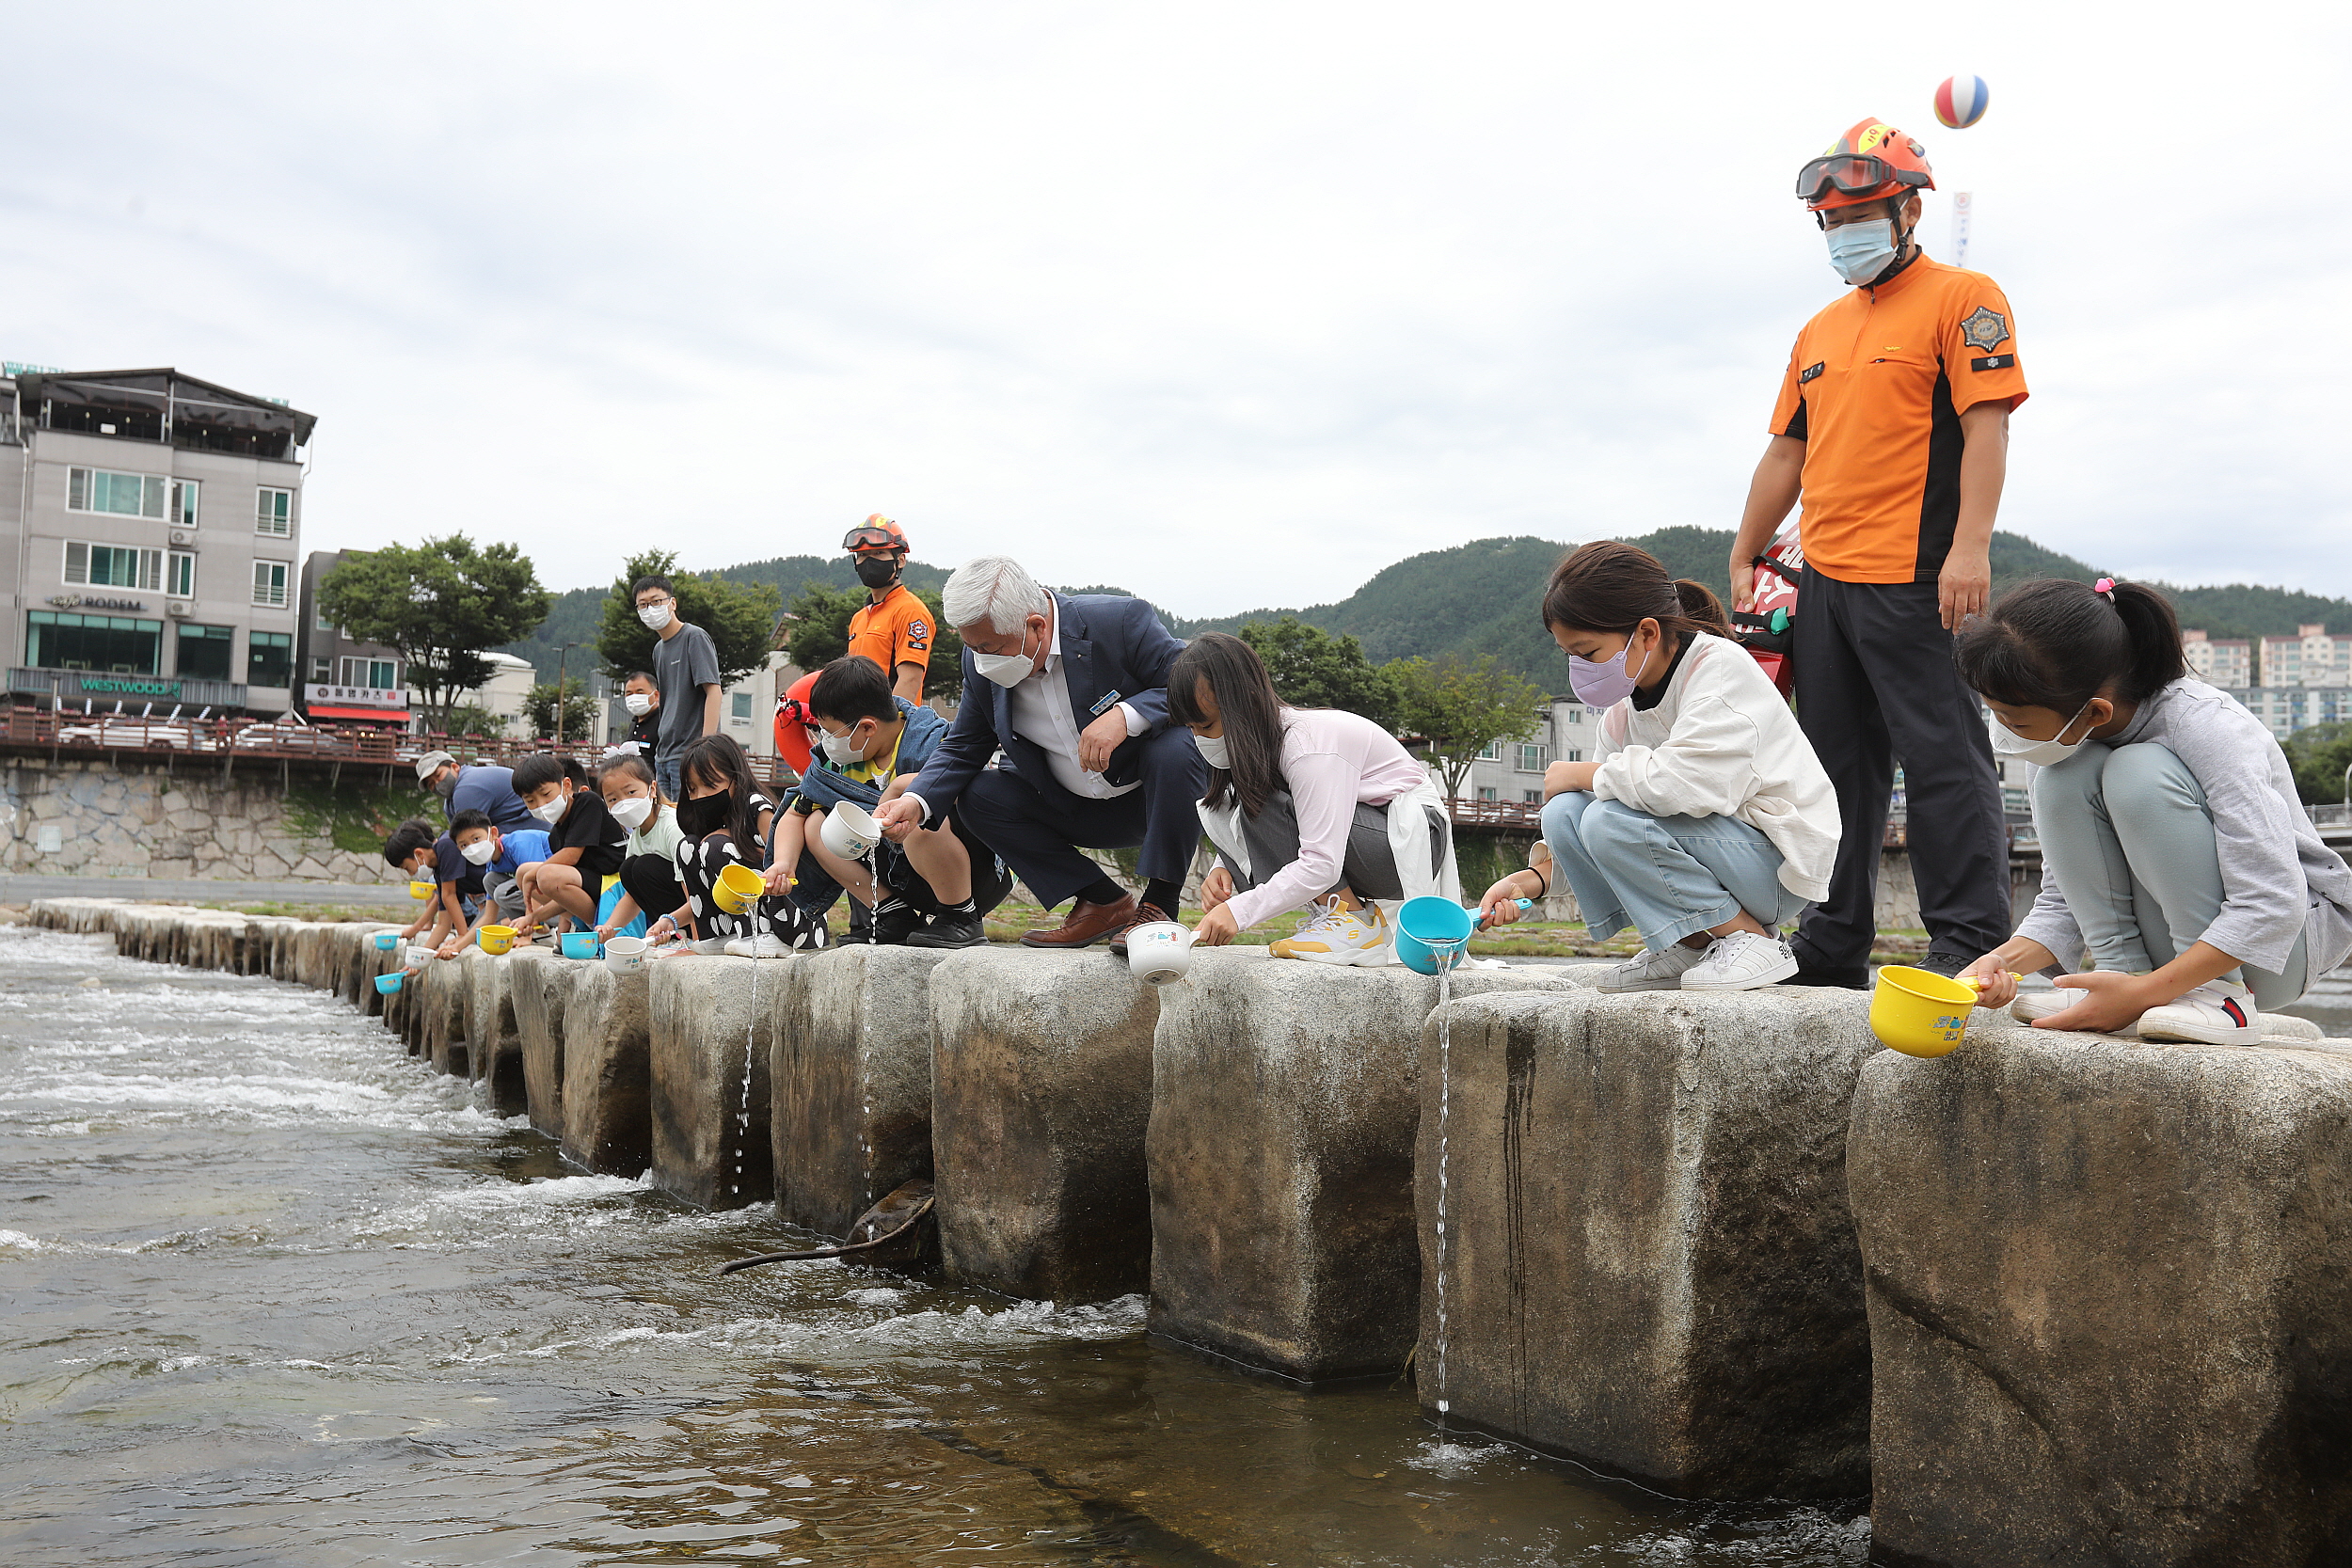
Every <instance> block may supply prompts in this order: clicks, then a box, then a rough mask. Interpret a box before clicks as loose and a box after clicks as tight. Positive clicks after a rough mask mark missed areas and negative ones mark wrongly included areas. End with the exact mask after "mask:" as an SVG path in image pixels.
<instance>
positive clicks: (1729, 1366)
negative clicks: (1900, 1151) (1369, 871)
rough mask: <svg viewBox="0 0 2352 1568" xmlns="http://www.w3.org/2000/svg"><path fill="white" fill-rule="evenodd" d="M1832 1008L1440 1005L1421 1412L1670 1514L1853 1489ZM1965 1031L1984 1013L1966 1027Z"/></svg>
mask: <svg viewBox="0 0 2352 1568" xmlns="http://www.w3.org/2000/svg"><path fill="white" fill-rule="evenodd" d="M1867 1010H1868V998H1867V997H1865V996H1862V995H1859V994H1857V993H1855V992H1852V991H1832V990H1796V989H1788V990H1781V989H1773V990H1760V991H1745V992H1737V993H1727V994H1708V993H1705V992H1686V991H1661V992H1650V993H1647V994H1632V995H1625V996H1607V995H1600V994H1597V993H1572V994H1568V995H1562V996H1555V997H1547V998H1535V997H1528V996H1499V997H1493V998H1486V999H1481V1000H1475V1001H1468V1002H1457V1003H1454V1004H1453V1005H1452V1006H1450V1007H1447V1008H1443V1009H1440V1010H1439V1011H1438V1013H1437V1014H1436V1015H1434V1016H1433V1017H1432V1018H1431V1020H1430V1022H1429V1024H1428V1026H1427V1027H1426V1028H1425V1030H1424V1031H1423V1035H1422V1064H1423V1067H1424V1071H1423V1072H1422V1108H1421V1129H1420V1139H1419V1147H1418V1154H1417V1160H1416V1167H1417V1181H1416V1186H1417V1197H1418V1209H1419V1214H1420V1224H1421V1248H1422V1307H1421V1327H1422V1343H1421V1352H1420V1355H1419V1357H1418V1359H1417V1361H1416V1364H1415V1375H1416V1382H1417V1383H1418V1385H1419V1387H1420V1397H1421V1402H1422V1407H1423V1409H1424V1411H1425V1412H1427V1413H1429V1414H1431V1415H1433V1416H1435V1417H1437V1418H1438V1420H1439V1421H1440V1422H1441V1423H1443V1424H1446V1425H1452V1426H1464V1427H1474V1428H1479V1429H1483V1430H1486V1431H1489V1432H1493V1433H1500V1434H1501V1435H1502V1436H1505V1437H1508V1438H1511V1439H1513V1440H1514V1441H1517V1442H1521V1443H1526V1444H1529V1445H1531V1446H1533V1447H1535V1448H1538V1449H1546V1450H1548V1451H1550V1452H1553V1453H1559V1454H1565V1455H1566V1456H1568V1457H1570V1458H1573V1459H1576V1460H1579V1461H1581V1462H1582V1463H1584V1464H1587V1465H1594V1466H1597V1467H1598V1468H1601V1469H1604V1470H1608V1471H1612V1472H1614V1473H1616V1474H1619V1475H1623V1476H1629V1477H1631V1478H1633V1479H1635V1480H1637V1481H1641V1482H1643V1483H1644V1484H1645V1485H1648V1486H1651V1487H1654V1488H1656V1489H1658V1490H1660V1491H1663V1492H1667V1493H1670V1494H1672V1495H1675V1496H1677V1497H1725V1498H1731V1497H1841V1496H1843V1497H1850V1496H1853V1495H1855V1494H1858V1493H1861V1492H1864V1491H1866V1490H1867V1489H1868V1486H1869V1478H1870V1460H1869V1449H1868V1444H1869V1435H1870V1433H1869V1394H1870V1364H1869V1340H1868V1332H1867V1325H1866V1323H1865V1319H1864V1314H1863V1306H1862V1260H1861V1256H1860V1253H1859V1250H1858V1248H1857V1246H1856V1243H1855V1240H1854V1229H1853V1220H1852V1216H1851V1212H1850V1210H1849V1208H1848V1204H1847V1199H1846V1125H1847V1118H1848V1115H1849V1108H1850V1104H1851V1099H1852V1095H1853V1086H1854V1083H1855V1080H1856V1078H1857V1077H1858V1075H1859V1074H1860V1072H1861V1070H1862V1068H1863V1064H1864V1063H1865V1062H1867V1061H1868V1060H1869V1059H1871V1058H1872V1057H1875V1056H1879V1055H1882V1054H1883V1048H1882V1047H1881V1046H1880V1045H1879V1044H1878V1042H1877V1040H1876V1039H1875V1038H1874V1037H1872V1036H1871V1034H1870V1032H1869V1028H1868V1024H1867ZM1979 1016H1980V1017H1983V1016H1987V1015H1979Z"/></svg>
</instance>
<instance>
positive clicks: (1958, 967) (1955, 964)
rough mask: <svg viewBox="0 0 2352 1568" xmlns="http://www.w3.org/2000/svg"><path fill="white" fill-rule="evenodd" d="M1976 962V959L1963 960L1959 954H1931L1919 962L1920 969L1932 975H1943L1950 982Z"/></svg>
mask: <svg viewBox="0 0 2352 1568" xmlns="http://www.w3.org/2000/svg"><path fill="white" fill-rule="evenodd" d="M1976 961H1977V960H1976V959H1974V958H1962V957H1961V956H1960V955H1958V954H1957V953H1930V954H1929V955H1928V956H1927V957H1926V958H1921V959H1920V960H1919V967H1920V968H1921V969H1924V970H1926V971H1928V972H1929V973H1930V974H1941V975H1943V976H1944V978H1946V979H1947V980H1949V979H1951V978H1953V977H1954V976H1956V975H1957V974H1960V972H1961V971H1962V970H1963V969H1966V968H1967V967H1968V966H1969V965H1970V964H1972V963H1975V962H1976Z"/></svg>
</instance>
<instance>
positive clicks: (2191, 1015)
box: [2139, 980, 2263, 1045]
mask: <svg viewBox="0 0 2352 1568" xmlns="http://www.w3.org/2000/svg"><path fill="white" fill-rule="evenodd" d="M2139 1037H2140V1038H2141V1039H2144V1040H2195V1041H2197V1042H2198V1043H2199V1044H2201V1045H2260V1044H2261V1043H2262V1041H2263V1015H2262V1014H2261V1012H2260V1011H2258V1010H2257V1009H2256V1008H2255V1006H2254V993H2253V992H2251V991H2249V990H2247V989H2246V988H2245V987H2244V986H2233V985H2232V984H2230V982H2229V981H2227V980H2208V981H2206V982H2205V983H2204V984H2203V985H2201V986H2199V987H2198V988H2197V989H2196V990H2192V991H2190V992H2189V993H2188V994H2187V995H2185V996H2184V997H2181V998H2180V999H2179V1000H2178V1001H2174V1002H2168V1003H2166V1004H2165V1005H2164V1006H2161V1007H2151V1008H2149V1009H2148V1010H2147V1011H2146V1012H2144V1013H2142V1014H2140V1015H2139Z"/></svg>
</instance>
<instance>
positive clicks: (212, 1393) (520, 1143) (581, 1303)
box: [0, 927, 1868, 1568]
mask: <svg viewBox="0 0 2352 1568" xmlns="http://www.w3.org/2000/svg"><path fill="white" fill-rule="evenodd" d="M776 1244H778V1242H777V1233H776V1231H775V1229H774V1227H773V1224H772V1222H771V1221H769V1220H763V1219H762V1218H761V1217H760V1216H759V1215H758V1213H757V1212H752V1211H745V1212H739V1213H735V1214H728V1215H707V1214H702V1213H697V1212H691V1211H689V1210H686V1209H683V1208H681V1207H679V1206H677V1205H676V1204H674V1203H672V1202H669V1201H668V1200H666V1199H664V1198H662V1197H661V1196H659V1195H657V1194H655V1193H653V1192H650V1191H648V1190H647V1189H646V1188H645V1187H644V1185H643V1184H641V1183H639V1182H635V1181H629V1180H621V1179H619V1178H614V1177H599V1176H582V1175H579V1174H577V1173H574V1172H571V1171H568V1170H566V1169H565V1168H564V1166H563V1165H562V1164H560V1163H559V1162H558V1160H557V1158H556V1156H555V1152H554V1149H553V1148H552V1146H551V1145H549V1144H548V1141H547V1140H546V1139H544V1138H542V1137H540V1136H538V1135H537V1134H535V1133H533V1132H531V1131H530V1130H529V1129H528V1128H527V1127H526V1126H524V1125H522V1123H521V1122H520V1121H519V1119H516V1120H508V1119H502V1118H501V1117H496V1116H493V1115H490V1114H487V1113H485V1111H484V1110H483V1109H482V1108H481V1107H480V1106H479V1105H478V1104H477V1103H476V1102H475V1101H474V1099H473V1097H472V1089H471V1085H468V1084H465V1083H462V1082H458V1081H454V1080H451V1079H448V1078H444V1077H440V1076H437V1075H436V1074H434V1073H433V1072H431V1071H430V1070H429V1069H427V1068H425V1067H424V1066H422V1065H421V1064H419V1063H416V1062H413V1061H411V1060H410V1059H409V1058H408V1057H407V1056H405V1054H403V1053H402V1050H401V1047H400V1046H399V1044H398V1043H397V1042H396V1041H394V1040H393V1039H392V1038H391V1037H389V1035H387V1034H386V1033H385V1032H384V1031H383V1030H382V1029H381V1028H380V1027H379V1026H377V1025H376V1024H375V1023H373V1022H369V1021H367V1020H364V1019H362V1018H360V1017H359V1016H358V1014H357V1013H355V1012H354V1011H353V1010H352V1009H351V1008H350V1007H349V1006H345V1005H344V1004H342V1003H341V1002H338V1001H334V1000H332V999H329V998H326V997H324V996H321V995H320V994H318V993H317V992H314V991H310V990H302V989H297V988H295V987H293V986H289V985H282V984H279V983H277V982H274V981H269V980H262V979H253V978H244V977H237V976H230V975H222V974H210V973H199V972H192V971H185V970H175V969H169V968H164V967H161V966H156V965H146V964H137V963H133V962H131V961H128V960H125V959H119V958H115V957H114V956H113V953H112V946H111V943H110V942H107V941H105V940H103V939H102V940H92V939H87V938H79V937H70V936H63V935H58V934H56V933H51V932H45V931H35V930H30V929H27V928H24V927H0V1308H4V1309H5V1317H4V1318H0V1476H4V1477H5V1478H6V1480H5V1482H0V1486H4V1487H5V1492H4V1493H0V1496H5V1504H4V1505H0V1560H4V1561H6V1562H8V1564H10V1565H11V1568H31V1565H41V1564H58V1565H71V1568H94V1565H97V1564H122V1563H140V1564H163V1563H170V1564H174V1565H178V1564H206V1565H221V1564H278V1563H288V1564H304V1565H310V1564H328V1565H332V1564H346V1563H400V1564H423V1565H441V1564H474V1563H500V1564H592V1563H594V1564H602V1563H685V1562H698V1563H699V1562H769V1563H822V1564H862V1565H863V1564H871V1565H877V1568H896V1565H900V1564H949V1563H993V1564H1092V1563H1099V1564H1154V1565H1157V1564H1167V1565H1183V1568H1199V1565H1205V1564H1218V1563H1251V1564H1256V1563H1277V1564H1284V1565H1288V1564H1364V1565H1390V1564H1395V1565H1423V1564H1441V1563H1442V1564H1471V1565H1487V1564H1492V1565H1497V1568H1501V1565H1505V1564H1509V1565H1535V1564H1588V1563H1590V1564H1600V1563H1626V1564H1652V1565H1655V1564H1709V1565H1711V1564H1724V1565H1730V1564H1740V1565H1754V1564H1789V1565H1798V1564H1802V1565H1806V1568H1814V1565H1820V1568H1828V1565H1833V1564H1853V1563H1860V1562H1862V1561H1863V1560H1864V1559H1865V1555H1866V1551H1867V1536H1868V1526H1867V1520H1864V1519H1862V1518H1859V1517H1857V1516H1856V1515H1855V1514H1854V1513H1852V1512H1851V1511H1842V1512H1841V1511H1836V1510H1828V1511H1824V1510H1820V1509H1816V1508H1810V1507H1796V1506H1792V1507H1786V1508H1781V1507H1765V1506H1753V1507H1744V1508H1739V1509H1708V1508H1702V1507H1696V1506H1692V1505H1682V1504H1675V1503H1670V1502H1667V1501H1664V1500H1662V1499H1659V1498H1656V1497H1649V1496H1646V1495H1645V1494H1643V1493H1641V1492H1639V1491H1637V1490H1635V1489H1633V1488H1630V1487H1627V1486H1623V1485H1621V1484H1616V1483H1613V1482H1608V1481H1600V1480H1597V1479H1596V1478H1592V1477H1589V1476H1586V1475H1585V1474H1583V1473H1582V1472H1581V1471H1579V1470H1577V1469H1576V1468H1574V1467H1573V1466H1569V1465H1561V1464H1557V1463H1553V1462H1550V1461H1546V1460H1542V1459H1538V1458H1535V1457H1534V1456H1531V1455H1528V1454H1525V1453H1522V1452H1520V1451H1518V1450H1517V1449H1510V1448H1506V1447H1503V1446H1502V1445H1499V1444H1495V1443H1491V1442H1486V1441H1481V1440H1479V1439H1477V1438H1474V1437H1468V1436H1464V1435H1461V1434H1453V1433H1439V1432H1437V1431H1435V1430H1434V1429H1432V1428H1431V1427H1429V1426H1428V1425H1426V1424H1425V1423H1424V1422H1423V1421H1422V1419H1421V1418H1420V1416H1419V1415H1418V1413H1417V1412H1416V1410H1415V1407H1414V1404H1413V1401H1412V1398H1411V1394H1410V1391H1409V1390H1408V1389H1401V1388H1400V1389H1389V1388H1385V1387H1376V1386H1375V1387H1364V1388H1354V1389H1348V1390H1343V1391H1340V1392H1328V1393H1319V1394H1313V1395H1309V1394H1303V1393H1300V1392H1298V1391H1296V1390H1295V1389H1292V1388H1290V1387H1287V1386H1280V1385H1277V1384H1272V1383H1268V1382H1264V1381H1262V1380H1258V1379H1254V1378H1250V1377H1247V1376H1243V1375H1240V1374H1237V1373H1235V1372H1234V1371H1232V1370H1230V1369H1227V1368H1223V1367H1220V1366H1217V1365H1215V1364H1211V1363H1208V1362H1205V1361H1202V1360H1200V1359H1198V1358H1195V1357H1194V1356H1192V1355H1190V1354H1186V1353H1184V1352H1183V1351H1181V1350H1176V1349H1171V1348H1168V1347H1166V1346H1163V1345H1160V1344H1157V1343H1155V1342H1152V1341H1151V1340H1148V1339H1147V1338H1145V1337H1144V1335H1143V1333H1142V1330H1141V1323H1142V1317H1143V1306H1142V1303H1141V1301H1140V1300H1130V1301H1124V1302H1119V1303H1113V1304H1110V1305H1107V1306H1104V1307H1080V1308H1057V1307H1051V1306H1048V1305H1045V1304H1039V1303H1019V1302H1012V1301H1008V1300H1006V1299H1004V1298H1001V1297H996V1296H990V1295H986V1294H983V1293H978V1292H972V1291H954V1290H947V1289H943V1288H939V1287H936V1286H933V1285H930V1284H925V1283H919V1282H915V1281H911V1280H908V1279H905V1278H902V1277H899V1276H896V1275H889V1274H886V1273H883V1272H881V1271H878V1270H873V1269H866V1268H853V1267H844V1266H842V1265H841V1264H839V1263H837V1262H834V1261H822V1262H812V1263H801V1264H787V1265H783V1266H780V1267H775V1268H770V1269H762V1270H756V1271H754V1272H752V1273H750V1274H746V1275H730V1276H728V1277H725V1278H721V1277H718V1276H717V1275H715V1274H714V1273H713V1269H714V1266H715V1265H716V1264H717V1263H718V1262H720V1261H722V1260H723V1259H727V1258H730V1257H736V1256H740V1255H742V1254H745V1253H748V1252H754V1251H760V1250H766V1249H768V1248H771V1247H772V1246H774V1245H776Z"/></svg>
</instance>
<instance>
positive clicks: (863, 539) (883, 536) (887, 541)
mask: <svg viewBox="0 0 2352 1568" xmlns="http://www.w3.org/2000/svg"><path fill="white" fill-rule="evenodd" d="M841 547H842V548H843V549H845V550H902V549H905V548H906V545H905V544H904V542H903V541H901V540H900V539H898V537H897V536H896V535H895V534H893V533H891V532H890V531H889V530H887V529H879V528H866V527H863V526H861V527H858V528H853V529H851V530H850V536H849V537H848V538H847V539H844V540H842V541H841Z"/></svg>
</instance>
